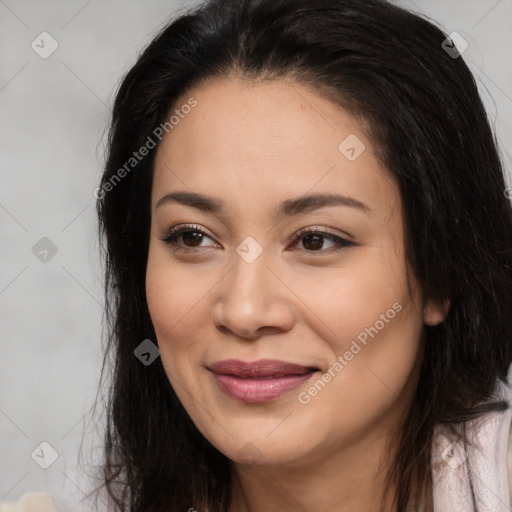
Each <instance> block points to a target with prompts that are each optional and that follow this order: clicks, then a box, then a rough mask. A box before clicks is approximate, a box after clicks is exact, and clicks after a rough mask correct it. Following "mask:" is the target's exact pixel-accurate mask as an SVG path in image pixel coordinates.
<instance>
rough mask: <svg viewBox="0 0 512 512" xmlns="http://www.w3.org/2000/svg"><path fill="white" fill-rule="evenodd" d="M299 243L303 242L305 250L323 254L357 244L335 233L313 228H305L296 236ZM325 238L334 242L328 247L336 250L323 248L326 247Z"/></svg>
mask: <svg viewBox="0 0 512 512" xmlns="http://www.w3.org/2000/svg"><path fill="white" fill-rule="evenodd" d="M295 239H296V240H297V243H296V244H295V246H296V245H298V243H300V242H302V245H303V247H304V250H306V251H307V252H319V253H322V254H331V253H332V252H336V251H339V250H340V249H342V248H343V247H349V246H353V245H355V244H354V243H353V242H349V241H348V240H345V239H344V238H341V237H339V236H337V235H334V234H333V233H327V232H324V231H319V230H315V229H311V228H305V229H303V230H301V231H299V233H297V235H296V236H295ZM325 239H328V240H330V241H331V242H332V244H333V245H331V246H330V247H327V249H331V248H333V247H334V248H335V249H334V250H331V251H329V250H322V249H325Z"/></svg>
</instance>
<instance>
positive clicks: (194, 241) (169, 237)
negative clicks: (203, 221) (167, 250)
mask: <svg viewBox="0 0 512 512" xmlns="http://www.w3.org/2000/svg"><path fill="white" fill-rule="evenodd" d="M179 238H182V240H183V245H184V246H185V247H180V246H179V245H178V242H177V240H178V239H179ZM205 238H210V237H209V236H208V235H207V234H206V233H205V232H204V231H202V230H201V229H199V228H198V227H196V226H182V227H179V226H178V227H176V226H173V227H172V228H170V229H169V230H168V231H167V232H166V234H165V236H164V237H163V238H161V239H160V240H162V241H163V242H165V243H166V244H168V245H170V246H172V247H173V248H174V250H176V251H186V250H188V249H195V248H200V247H208V246H204V245H201V242H202V241H203V240H204V239H205ZM210 240H211V238H210Z"/></svg>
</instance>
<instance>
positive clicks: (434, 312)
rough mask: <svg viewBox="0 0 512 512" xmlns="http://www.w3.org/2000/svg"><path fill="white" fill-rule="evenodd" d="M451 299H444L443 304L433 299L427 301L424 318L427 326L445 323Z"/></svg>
mask: <svg viewBox="0 0 512 512" xmlns="http://www.w3.org/2000/svg"><path fill="white" fill-rule="evenodd" d="M450 305H451V302H450V299H444V301H443V302H442V303H440V302H439V301H435V300H433V299H429V300H427V302H426V304H425V307H424V310H423V318H424V321H425V324H426V325H437V324H440V323H441V322H443V321H444V319H445V318H446V315H447V314H448V310H449V309H450Z"/></svg>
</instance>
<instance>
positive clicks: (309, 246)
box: [302, 235, 323, 250]
mask: <svg viewBox="0 0 512 512" xmlns="http://www.w3.org/2000/svg"><path fill="white" fill-rule="evenodd" d="M322 238H323V236H322V235H308V236H306V237H304V238H303V239H302V243H303V244H304V247H305V248H306V249H311V250H314V249H321V248H322V245H323V243H322V242H321V239H322ZM308 239H313V240H314V242H313V243H307V240H308Z"/></svg>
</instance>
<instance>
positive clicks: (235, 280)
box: [213, 252, 297, 340]
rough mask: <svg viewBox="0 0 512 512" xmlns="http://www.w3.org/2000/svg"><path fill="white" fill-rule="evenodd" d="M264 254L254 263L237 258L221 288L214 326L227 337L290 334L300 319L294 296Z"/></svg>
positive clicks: (220, 284)
mask: <svg viewBox="0 0 512 512" xmlns="http://www.w3.org/2000/svg"><path fill="white" fill-rule="evenodd" d="M264 254H265V252H263V254H262V255H260V256H259V257H258V258H257V259H256V260H255V261H253V262H252V263H248V262H247V261H245V260H244V259H243V258H241V257H238V256H236V257H235V258H234V264H233V267H232V268H231V270H230V271H229V272H228V273H227V275H226V276H225V277H224V279H222V281H221V283H219V285H218V288H217V287H216V288H217V290H218V293H219V295H218V297H217V300H216V304H215V307H214V312H213V322H214V324H215V326H216V327H217V329H219V330H220V331H222V332H223V333H224V334H228V335H231V336H236V337H240V338H244V339H247V340H255V339H257V338H259V337H261V336H264V335H270V334H278V333H282V332H286V331H289V330H290V329H291V328H292V327H293V324H294V322H295V319H296V317H297V315H296V313H295V308H294V305H293V297H294V294H293V292H292V291H291V289H290V288H289V284H288V283H285V282H284V281H283V280H282V278H281V277H280V276H279V272H278V271H276V270H275V267H276V265H272V259H271V258H267V257H265V256H264Z"/></svg>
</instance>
